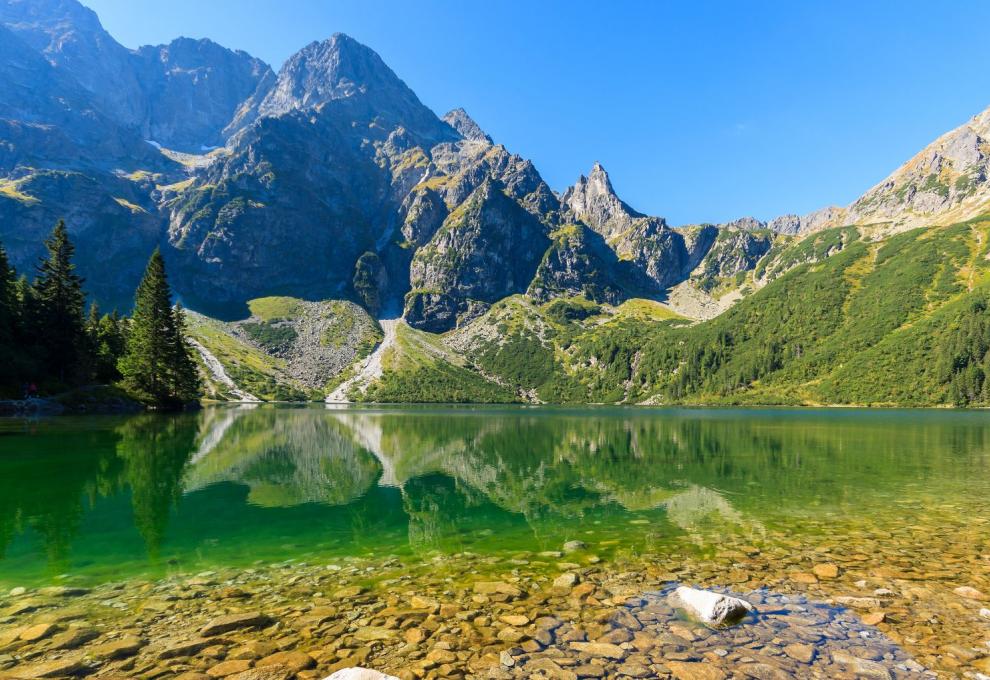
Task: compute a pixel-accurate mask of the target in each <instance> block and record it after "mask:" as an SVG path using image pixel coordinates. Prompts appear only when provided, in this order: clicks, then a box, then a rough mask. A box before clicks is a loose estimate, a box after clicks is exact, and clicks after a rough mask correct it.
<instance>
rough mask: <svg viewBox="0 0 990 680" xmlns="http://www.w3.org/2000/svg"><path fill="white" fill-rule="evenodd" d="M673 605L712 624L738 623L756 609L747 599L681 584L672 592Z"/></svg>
mask: <svg viewBox="0 0 990 680" xmlns="http://www.w3.org/2000/svg"><path fill="white" fill-rule="evenodd" d="M669 600H670V603H671V605H672V606H674V607H676V608H678V609H683V610H684V611H686V612H687V613H688V615H689V616H691V617H692V618H695V619H698V620H699V621H701V622H702V623H707V624H708V625H710V626H723V625H730V624H733V623H738V622H739V621H741V620H742V618H743V617H744V616H746V614H748V613H749V612H752V611H756V609H755V607H753V605H751V604H750V603H749V602H747V601H746V600H740V599H739V598H738V597H731V596H729V595H723V594H721V593H713V592H711V591H710V590H698V589H697V588H688V587H687V586H680V587H679V588H677V590H675V591H674V592H673V593H671V594H670V598H669Z"/></svg>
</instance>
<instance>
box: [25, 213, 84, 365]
mask: <svg viewBox="0 0 990 680" xmlns="http://www.w3.org/2000/svg"><path fill="white" fill-rule="evenodd" d="M45 249H46V250H47V251H48V256H47V257H46V258H44V259H43V260H42V261H41V263H40V264H39V265H38V276H37V278H36V279H35V281H34V286H33V291H32V292H33V297H34V301H35V304H36V308H37V320H36V321H37V329H36V330H37V332H38V337H37V338H35V341H36V343H37V344H38V345H39V346H40V347H41V348H42V350H43V354H44V357H43V360H44V362H45V365H46V366H47V367H48V369H49V370H50V372H51V375H52V376H53V377H55V378H56V379H57V380H58V381H59V382H61V383H63V384H65V383H69V382H72V381H73V380H74V379H75V378H77V377H79V376H78V375H77V373H78V368H79V367H80V366H81V365H83V364H84V363H85V356H84V353H85V350H86V342H85V340H86V336H85V331H84V322H83V307H84V304H85V301H86V296H85V295H84V294H83V290H82V284H83V280H82V278H80V277H79V276H78V275H77V274H76V266H75V265H74V264H73V263H72V256H73V255H74V254H75V246H73V245H72V242H71V241H70V240H69V232H68V230H67V229H66V228H65V222H63V221H62V220H59V222H58V224H56V225H55V229H54V230H53V231H52V235H51V236H50V237H48V239H47V240H46V241H45Z"/></svg>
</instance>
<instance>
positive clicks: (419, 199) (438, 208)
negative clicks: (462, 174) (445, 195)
mask: <svg viewBox="0 0 990 680" xmlns="http://www.w3.org/2000/svg"><path fill="white" fill-rule="evenodd" d="M403 211H404V212H405V218H404V219H403V222H402V235H403V236H404V237H405V238H406V241H408V242H409V243H411V244H414V245H416V246H422V245H425V244H426V243H427V242H428V241H429V240H430V239H431V238H433V235H434V234H435V233H436V232H437V229H439V228H440V225H441V224H443V221H444V220H445V219H446V218H447V215H448V211H447V206H446V204H445V203H444V202H443V199H442V198H440V194H438V193H437V192H436V191H434V190H433V189H430V188H427V187H418V188H416V189H415V190H414V191H413V192H412V193H410V194H409V195H408V196H407V197H406V199H405V201H404V202H403Z"/></svg>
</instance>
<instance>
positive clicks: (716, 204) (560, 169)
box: [83, 0, 990, 224]
mask: <svg viewBox="0 0 990 680" xmlns="http://www.w3.org/2000/svg"><path fill="white" fill-rule="evenodd" d="M83 2H84V3H85V4H86V5H88V6H90V7H91V8H93V9H94V10H96V11H97V13H98V14H99V15H100V17H101V18H102V20H103V24H104V26H105V27H106V28H107V29H108V30H109V31H110V32H111V33H112V34H113V35H114V36H115V37H116V38H117V39H118V40H119V41H120V42H122V43H123V44H124V45H126V46H128V47H137V46H139V45H142V44H148V43H162V42H167V41H169V40H170V39H172V38H173V37H176V36H179V35H184V36H189V37H196V38H198V37H208V38H211V39H213V40H215V41H217V42H219V43H221V44H223V45H225V46H227V47H232V48H239V49H243V50H246V51H248V52H250V53H251V54H253V55H255V56H257V57H260V58H262V59H264V60H266V61H267V62H268V63H270V64H271V65H272V67H273V68H275V69H276V70H277V69H278V67H279V66H280V65H281V63H282V62H283V61H284V60H285V59H286V58H287V57H288V56H289V55H290V54H292V53H293V52H294V51H296V50H297V49H299V48H300V47H302V46H303V45H305V44H306V43H308V42H310V41H312V40H318V39H322V38H325V37H327V36H329V35H330V34H332V33H334V32H336V31H343V32H344V33H347V34H349V35H351V36H353V37H354V38H356V39H358V40H360V41H362V42H364V43H365V44H367V45H369V46H371V47H372V48H374V49H375V50H376V51H377V52H378V53H379V54H380V55H381V56H382V58H383V59H384V60H385V62H386V63H388V64H389V66H391V67H392V69H393V70H394V71H395V72H396V73H398V74H399V76H400V77H401V78H402V79H403V80H405V81H406V83H407V84H408V85H409V86H410V87H412V88H413V89H414V90H415V91H416V92H417V94H419V96H420V98H421V99H422V100H423V101H424V103H426V104H427V105H428V106H430V107H431V108H433V109H434V110H435V111H436V112H437V113H438V114H441V115H442V114H443V113H444V112H445V111H447V110H448V109H451V108H454V107H456V106H463V107H464V108H465V109H467V111H468V112H469V113H470V114H471V115H472V116H473V117H474V118H475V119H476V120H477V121H478V123H479V124H480V125H481V126H482V127H483V128H484V129H485V130H486V131H487V132H488V133H489V134H490V135H491V136H492V137H494V138H495V140H496V141H498V142H501V143H503V144H505V145H506V146H507V147H508V148H509V149H510V150H511V151H514V152H516V153H519V154H521V155H522V156H525V157H527V158H530V159H532V160H533V161H534V162H535V163H536V166H537V168H538V169H539V170H540V172H541V173H542V174H543V176H544V178H545V179H546V180H547V181H548V182H549V183H550V185H551V186H552V187H553V188H554V189H557V190H558V191H560V190H563V189H564V188H566V187H567V186H568V185H569V184H571V183H573V181H574V180H575V179H576V178H577V176H578V175H579V174H581V173H587V172H588V170H589V168H590V167H591V164H592V163H593V162H594V161H596V160H598V161H601V163H602V164H603V165H604V166H605V168H606V169H607V170H608V171H609V174H610V175H611V177H612V182H613V184H614V185H615V186H616V189H617V190H618V192H619V194H620V195H621V196H622V197H623V198H624V199H625V200H626V201H627V202H628V203H629V204H631V205H632V206H633V207H635V208H636V209H638V210H640V211H642V212H647V213H650V214H656V215H663V216H666V217H667V218H668V219H669V220H670V221H671V222H672V223H673V224H683V223H688V222H701V221H710V222H719V221H725V220H729V219H733V218H735V217H739V216H742V215H753V216H756V217H758V218H761V219H767V218H771V217H774V216H776V215H778V214H781V213H787V212H796V213H804V212H808V211H811V210H814V209H816V208H819V207H823V206H825V205H828V204H843V205H844V204H846V203H849V202H850V201H852V200H853V199H855V198H856V197H857V196H858V195H859V194H861V193H863V192H864V191H865V190H866V189H868V188H869V187H870V186H872V185H873V184H875V183H876V182H878V181H880V180H881V179H883V178H884V177H885V176H886V175H887V174H888V173H889V172H890V171H892V170H893V169H894V168H896V167H897V166H898V165H900V164H901V163H902V162H903V161H905V160H907V159H908V158H909V157H910V156H912V155H913V154H914V153H915V152H917V151H919V150H920V149H921V148H922V147H924V146H925V145H926V144H927V143H928V142H930V141H932V140H933V139H935V137H937V136H938V135H940V134H942V133H943V132H946V131H948V130H949V129H951V128H953V127H955V126H957V125H960V124H962V123H963V122H965V121H966V120H967V119H968V118H969V117H971V116H973V115H975V114H976V113H978V112H979V111H981V110H982V109H984V108H986V107H987V106H988V105H990V52H988V51H987V30H986V29H987V26H990V2H986V1H985V0H973V1H964V0H959V1H956V0H952V1H950V2H931V1H930V0H927V1H924V2H918V1H915V0H897V1H887V0H884V1H879V0H877V1H870V2H863V1H862V0H860V1H858V2H851V1H844V0H833V1H829V2H826V1H822V2H811V1H809V2H801V1H799V2H787V1H784V0H780V1H778V2H761V1H758V0H747V1H746V2H731V3H730V2H701V1H696V2H661V1H660V0H654V1H647V0H643V1H642V2H602V1H601V0H597V1H590V2H585V1H584V0H568V1H567V2H550V1H545V0H525V1H516V0H499V1H496V2H482V1H480V0H479V1H474V0H416V2H400V1H398V0H396V1H393V2H381V1H378V0H169V1H168V2H160V1H159V0H83Z"/></svg>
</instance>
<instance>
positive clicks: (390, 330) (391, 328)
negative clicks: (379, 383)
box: [326, 319, 400, 404]
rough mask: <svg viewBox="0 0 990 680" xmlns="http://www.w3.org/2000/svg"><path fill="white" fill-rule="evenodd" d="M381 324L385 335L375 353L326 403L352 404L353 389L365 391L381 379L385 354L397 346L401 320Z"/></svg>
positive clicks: (367, 358) (365, 360)
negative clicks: (397, 332)
mask: <svg viewBox="0 0 990 680" xmlns="http://www.w3.org/2000/svg"><path fill="white" fill-rule="evenodd" d="M379 323H380V324H381V326H382V331H384V333H385V337H384V339H382V341H381V343H380V344H379V345H378V347H376V348H375V351H374V352H372V353H371V354H369V355H368V356H367V357H365V359H364V361H362V362H361V365H360V366H359V367H358V371H357V373H356V374H355V375H354V376H352V377H350V378H348V379H347V380H345V381H344V382H342V383H341V384H340V385H339V386H338V387H337V389H335V390H334V391H333V392H331V393H330V394H329V395H327V399H326V401H327V403H328V404H348V403H350V399H348V398H347V393H348V392H350V391H351V388H354V387H357V388H358V389H360V390H362V391H364V390H365V389H367V387H368V385H370V384H371V382H372V381H373V380H376V379H378V378H380V377H381V375H382V357H384V356H385V352H387V351H388V349H389V348H390V347H392V346H393V345H395V339H396V329H397V328H398V326H399V323H400V321H399V319H382V320H381V321H379Z"/></svg>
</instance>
